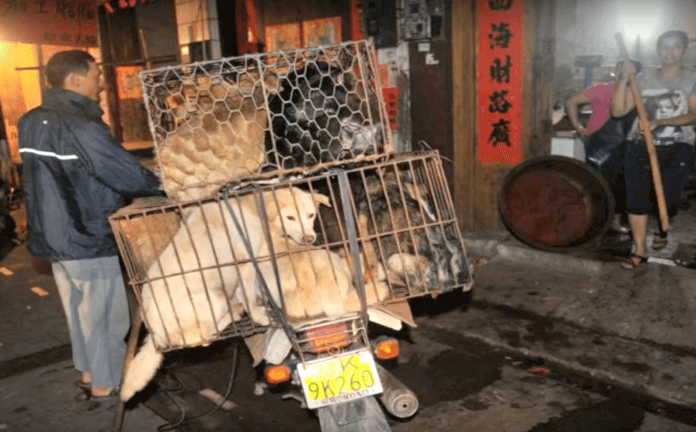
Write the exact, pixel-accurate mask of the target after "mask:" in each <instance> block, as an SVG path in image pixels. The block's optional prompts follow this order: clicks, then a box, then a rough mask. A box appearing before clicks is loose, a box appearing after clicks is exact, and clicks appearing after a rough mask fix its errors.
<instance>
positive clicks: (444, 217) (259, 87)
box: [110, 41, 472, 351]
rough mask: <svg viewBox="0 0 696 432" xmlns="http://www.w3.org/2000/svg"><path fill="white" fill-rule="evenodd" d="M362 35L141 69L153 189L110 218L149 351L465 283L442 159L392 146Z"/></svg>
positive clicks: (359, 309) (326, 316) (359, 310)
mask: <svg viewBox="0 0 696 432" xmlns="http://www.w3.org/2000/svg"><path fill="white" fill-rule="evenodd" d="M376 73H377V67H376V62H375V52H374V48H373V47H372V45H371V44H370V43H368V42H366V41H354V42H347V43H343V44H340V45H335V46H329V47H316V48H306V49H300V50H295V51H288V52H279V53H267V54H251V55H245V56H243V57H236V58H226V59H221V60H216V61H208V62H201V63H194V64H188V65H180V66H171V67H165V68H160V69H154V70H148V71H143V72H141V74H140V81H141V85H142V88H143V95H144V99H145V105H146V107H147V112H148V116H149V124H150V128H151V132H152V135H153V137H154V144H155V150H156V157H157V165H158V167H159V173H160V176H161V180H162V185H163V188H164V190H165V191H166V193H167V198H161V197H160V198H150V199H141V200H136V202H134V203H133V204H132V205H130V206H128V207H125V208H123V209H121V210H120V211H119V212H117V213H116V214H114V215H113V216H112V217H111V218H110V222H111V226H112V229H113V231H114V234H115V236H116V239H117V243H118V245H119V250H120V252H121V255H122V258H123V260H124V262H125V265H126V269H127V273H128V277H129V284H130V285H131V287H132V288H133V290H134V292H135V293H136V297H137V299H138V301H139V304H140V306H141V310H142V314H143V318H144V322H145V324H146V326H147V328H148V330H149V331H150V333H151V334H154V335H155V338H154V340H155V343H156V346H157V348H158V349H160V350H162V351H167V350H172V349H178V348H183V347H191V346H197V345H206V344H209V343H211V342H212V341H215V340H219V339H223V338H227V337H232V336H247V335H250V334H253V333H255V332H259V331H263V330H265V329H266V328H268V327H269V326H271V327H273V326H275V327H278V326H281V325H282V326H285V327H288V326H290V327H295V328H297V327H299V326H301V325H307V324H311V323H316V322H321V321H322V320H331V319H335V318H339V317H340V316H341V314H343V315H345V314H351V313H356V314H363V315H365V311H366V309H367V308H368V307H381V306H382V305H385V304H389V303H390V302H397V301H404V300H405V299H408V298H411V297H417V296H423V295H433V296H434V295H438V294H439V293H441V292H443V291H446V290H453V289H457V288H463V289H468V288H470V286H471V283H472V281H471V275H470V272H469V264H468V262H467V258H466V254H465V250H464V245H463V241H462V238H461V234H460V232H459V227H458V224H457V220H456V216H455V214H454V206H453V203H452V200H451V195H450V192H449V189H448V186H447V182H446V178H445V174H444V170H443V167H442V160H441V158H440V156H439V155H438V154H437V152H432V151H431V152H421V153H395V152H394V151H393V150H394V145H393V142H392V138H391V135H390V133H389V125H388V120H387V116H386V113H385V109H384V103H383V99H382V92H381V89H380V88H379V84H378V77H377V76H376Z"/></svg>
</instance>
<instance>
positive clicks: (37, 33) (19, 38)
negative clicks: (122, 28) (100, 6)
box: [0, 0, 98, 47]
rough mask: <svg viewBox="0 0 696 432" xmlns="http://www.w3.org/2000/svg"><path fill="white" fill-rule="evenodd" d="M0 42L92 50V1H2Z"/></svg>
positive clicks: (94, 19) (94, 41)
mask: <svg viewBox="0 0 696 432" xmlns="http://www.w3.org/2000/svg"><path fill="white" fill-rule="evenodd" d="M0 40H3V41H8V42H22V43H31V44H50V45H72V46H87V47H95V46H97V45H98V39H97V3H96V2H95V1H94V0H6V1H3V2H0Z"/></svg>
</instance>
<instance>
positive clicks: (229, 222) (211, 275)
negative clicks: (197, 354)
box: [111, 179, 390, 399]
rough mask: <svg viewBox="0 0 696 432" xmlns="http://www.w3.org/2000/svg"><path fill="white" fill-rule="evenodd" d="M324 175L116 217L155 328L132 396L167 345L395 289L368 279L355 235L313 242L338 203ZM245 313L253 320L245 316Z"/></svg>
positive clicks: (138, 364) (293, 318) (296, 320)
mask: <svg viewBox="0 0 696 432" xmlns="http://www.w3.org/2000/svg"><path fill="white" fill-rule="evenodd" d="M321 181H322V180H321V179H319V180H317V179H315V180H313V183H311V182H309V181H301V182H295V183H293V184H283V185H276V186H270V187H266V188H264V189H263V190H258V191H256V192H253V191H252V192H245V193H242V192H238V193H237V192H235V193H231V194H225V195H222V196H217V197H214V198H208V199H205V200H195V201H191V202H188V203H183V204H181V203H180V204H168V205H166V206H160V207H156V208H148V209H146V210H143V209H135V210H129V209H124V211H122V212H119V213H117V214H116V215H114V216H112V218H111V222H112V228H113V229H114V231H115V232H116V233H117V235H116V238H117V241H118V243H119V248H120V250H121V255H122V257H123V258H124V261H126V262H127V269H128V271H129V276H130V277H131V285H133V286H134V288H135V291H136V296H137V298H138V300H139V303H140V305H141V309H142V311H143V318H144V321H145V323H146V326H147V328H148V330H149V334H148V336H147V337H146V339H145V341H144V344H143V346H142V348H141V349H140V351H139V352H138V354H137V355H136V357H135V358H134V360H133V365H132V367H131V368H130V369H129V370H131V371H133V372H132V373H131V375H130V376H128V377H126V380H125V383H127V384H124V388H123V393H122V394H123V395H124V398H125V399H128V398H130V396H132V394H134V393H135V392H136V391H138V390H140V389H142V388H143V387H144V386H145V385H146V384H147V382H149V380H150V379H152V377H153V376H154V374H155V372H156V370H157V369H158V368H159V365H160V363H161V361H162V351H165V350H171V349H176V348H183V347H191V346H201V345H207V344H210V343H211V342H213V341H215V340H219V339H222V338H224V337H229V336H232V335H248V334H251V333H253V332H255V331H259V329H260V327H265V326H269V325H272V324H273V323H276V324H277V323H278V322H279V314H283V316H284V317H286V318H287V319H289V321H290V323H291V324H292V325H293V326H297V327H300V326H302V325H303V323H306V322H307V320H316V319H332V318H338V317H341V316H343V315H345V314H346V313H349V312H350V313H356V312H359V311H360V310H361V309H362V303H363V301H365V302H367V305H375V304H378V303H380V302H382V301H384V300H386V299H387V298H388V296H389V294H390V292H389V288H388V286H387V285H386V282H384V281H378V280H374V281H371V282H370V283H365V284H363V283H362V281H363V280H364V278H363V277H362V276H360V272H358V271H357V270H356V269H358V268H359V265H357V264H356V262H355V261H353V258H354V257H355V256H356V254H355V252H356V251H350V246H349V241H348V239H343V241H338V242H336V243H335V244H334V247H333V248H329V247H326V246H324V245H315V243H316V240H317V238H318V235H317V232H316V229H317V228H316V227H317V226H319V225H321V224H322V223H321V222H318V221H317V218H319V217H320V216H319V215H320V213H319V207H326V208H329V209H330V208H337V206H335V203H334V202H332V201H331V199H330V197H328V196H326V195H323V194H321V193H319V192H318V190H317V188H316V184H317V182H321ZM152 218H155V219H154V220H150V221H148V219H152ZM163 221H166V222H167V223H162V222H163ZM134 236H136V237H134ZM167 236H169V237H170V240H169V242H168V243H166V245H165V246H164V247H163V246H162V244H163V241H162V239H163V238H166V237H167ZM142 237H147V238H148V239H147V240H146V241H143V240H142ZM146 257H149V258H146ZM153 257H154V258H153ZM134 260H142V262H133V261H134ZM146 260H148V261H149V262H148V261H146ZM136 267H138V268H140V269H145V270H144V271H142V270H141V271H137V270H136V271H134V268H136ZM138 278H139V279H138ZM134 279H135V280H134ZM244 317H246V318H247V321H250V323H251V328H249V327H248V326H245V325H241V326H240V325H238V323H239V322H242V321H243V318H244Z"/></svg>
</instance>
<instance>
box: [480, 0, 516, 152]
mask: <svg viewBox="0 0 696 432" xmlns="http://www.w3.org/2000/svg"><path fill="white" fill-rule="evenodd" d="M523 6H524V5H523V0H479V2H478V103H477V108H478V130H479V134H478V146H477V148H478V161H479V162H481V163H504V164H513V165H514V164H517V163H519V162H520V161H521V160H522V147H521V139H522V14H523V12H524V7H523Z"/></svg>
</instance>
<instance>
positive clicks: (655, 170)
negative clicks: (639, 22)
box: [615, 33, 670, 232]
mask: <svg viewBox="0 0 696 432" xmlns="http://www.w3.org/2000/svg"><path fill="white" fill-rule="evenodd" d="M615 37H616V42H617V43H618V44H619V51H621V55H622V57H623V58H624V62H629V61H631V59H630V58H629V57H628V51H627V50H626V45H624V42H623V38H622V37H621V34H620V33H616V35H615ZM628 85H629V87H630V88H631V93H633V100H634V101H635V103H636V110H638V124H639V126H640V128H641V130H642V131H643V136H644V137H645V149H646V150H647V152H648V160H649V161H650V170H651V171H652V178H653V186H654V187H655V196H656V197H657V209H658V211H659V213H660V225H661V226H662V230H663V231H665V232H667V231H669V228H670V226H669V215H668V214H667V204H666V203H665V190H664V187H663V186H662V175H661V174H660V164H659V163H658V161H657V152H656V151H655V144H654V143H653V138H652V131H651V130H650V121H649V120H648V113H647V112H646V111H645V105H643V98H642V97H641V94H640V88H639V87H638V83H637V82H636V77H635V75H634V74H633V73H629V74H628Z"/></svg>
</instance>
